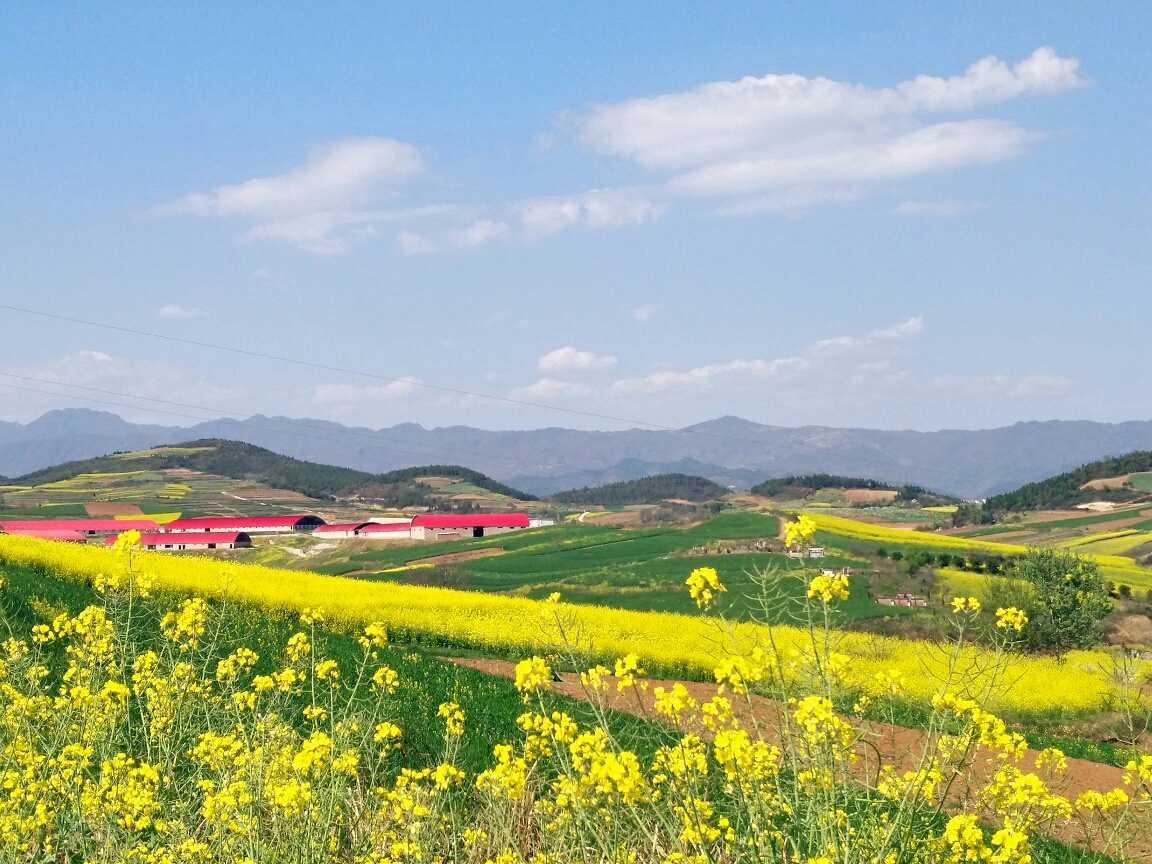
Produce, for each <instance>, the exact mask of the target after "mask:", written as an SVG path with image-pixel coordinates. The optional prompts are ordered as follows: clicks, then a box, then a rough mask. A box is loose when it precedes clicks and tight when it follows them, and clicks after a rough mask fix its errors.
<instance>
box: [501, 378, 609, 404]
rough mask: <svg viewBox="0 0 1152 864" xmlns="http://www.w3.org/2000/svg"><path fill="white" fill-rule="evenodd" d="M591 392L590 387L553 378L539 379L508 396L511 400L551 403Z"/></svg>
mask: <svg viewBox="0 0 1152 864" xmlns="http://www.w3.org/2000/svg"><path fill="white" fill-rule="evenodd" d="M591 392H592V388H591V387H587V386H585V385H583V384H572V383H570V382H568V381H557V380H556V379H554V378H541V379H540V380H539V381H536V382H534V383H532V384H529V385H528V386H527V387H520V388H517V389H516V390H513V391H512V393H511V394H510V395H511V397H512V398H513V399H526V400H529V401H536V400H545V401H552V400H555V399H561V398H565V397H579V396H587V395H589V394H590V393H591Z"/></svg>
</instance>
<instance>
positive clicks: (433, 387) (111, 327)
mask: <svg viewBox="0 0 1152 864" xmlns="http://www.w3.org/2000/svg"><path fill="white" fill-rule="evenodd" d="M0 309H8V310H9V311H12V312H23V313H25V314H27V315H39V316H40V317H42V318H53V319H55V320H57V321H68V322H70V323H72V324H85V325H87V326H89V327H102V328H104V329H105V330H116V331H119V332H121V333H131V334H132V335H134V336H148V337H150V338H152V339H164V340H167V341H168V342H179V343H181V344H183V345H192V346H195V347H197V348H211V349H213V350H215V351H227V352H229V353H231V354H242V355H244V356H246V357H259V358H260V359H262V360H276V361H278V362H280V363H292V364H293V365H296V366H306V367H308V368H310V369H322V370H324V371H326V372H340V373H342V374H344V375H359V376H360V377H362V378H372V379H374V380H376V381H388V382H390V383H393V384H408V385H411V386H413V387H423V388H425V389H427V390H439V391H440V392H442V393H454V394H455V395H457V396H471V397H473V398H476V399H490V400H492V401H495V402H505V403H508V404H511V405H523V406H526V407H528V408H542V409H544V410H545V411H560V412H563V413H565V414H577V415H580V416H582V417H595V418H596V419H598V420H612V421H613V422H616V423H632V424H634V425H636V426H648V427H650V428H653V429H660V430H665V431H669V432H674V431H676V428H675V427H674V426H665V425H663V424H661V423H648V422H646V421H644V420H631V419H629V418H627V417H616V416H613V415H611V414H598V413H596V412H595V411H581V410H580V409H578V408H562V407H560V406H559V405H547V404H545V403H543V402H530V401H528V400H527V399H513V398H512V397H511V396H496V395H494V394H492V393H478V392H476V391H473V390H462V389H460V388H458V387H444V386H442V385H439V384H428V383H425V382H423V381H413V380H412V379H411V378H396V377H393V376H390V375H378V374H376V373H375V372H363V371H361V370H359V369H345V368H344V367H342V366H329V365H327V364H325V363H314V362H312V361H311V360H300V359H298V358H296V357H281V356H280V355H278V354H264V353H262V352H260V351H249V350H247V349H245V348H233V347H232V346H230V345H218V344H216V343H214V342H200V341H197V340H195V339H184V338H182V337H180V336H169V335H167V334H164V333H153V332H152V331H150V330H134V329H132V328H131V327H121V326H119V325H117V324H105V323H103V322H100V321H88V320H86V319H84V318H72V317H69V316H68V315H58V314H56V313H54V312H41V311H39V310H37V309H25V308H23V307H21V306H9V305H7V304H4V303H0Z"/></svg>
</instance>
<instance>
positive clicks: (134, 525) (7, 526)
mask: <svg viewBox="0 0 1152 864" xmlns="http://www.w3.org/2000/svg"><path fill="white" fill-rule="evenodd" d="M159 529H160V526H159V525H157V524H156V523H155V522H153V521H152V520H151V519H21V520H19V521H3V522H0V531H3V532H4V533H6V534H16V533H18V532H20V531H78V532H80V533H81V534H87V535H88V536H89V537H92V536H95V535H97V534H119V533H120V532H121V531H158V530H159Z"/></svg>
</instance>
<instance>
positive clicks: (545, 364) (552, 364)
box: [536, 345, 616, 372]
mask: <svg viewBox="0 0 1152 864" xmlns="http://www.w3.org/2000/svg"><path fill="white" fill-rule="evenodd" d="M614 365H616V358H615V357H613V356H612V355H611V354H594V353H592V352H591V351H580V350H578V349H576V348H573V347H572V346H571V345H566V346H565V347H563V348H557V349H556V350H555V351H549V352H548V353H547V354H545V355H544V356H543V357H541V358H540V359H539V360H538V361H537V362H536V368H537V369H539V370H540V371H541V372H563V371H579V370H588V369H607V368H608V367H609V366H614Z"/></svg>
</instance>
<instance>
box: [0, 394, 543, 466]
mask: <svg viewBox="0 0 1152 864" xmlns="http://www.w3.org/2000/svg"><path fill="white" fill-rule="evenodd" d="M0 377H4V378H16V379H18V380H20V381H33V382H35V383H37V384H51V385H53V386H57V387H68V388H70V389H73V390H84V391H87V392H89V393H100V394H103V395H105V396H119V397H121V398H124V399H138V400H140V401H142V402H155V403H157V404H160V405H173V406H176V407H178V408H191V409H193V410H195V411H210V412H212V413H213V414H216V415H220V414H227V415H230V416H232V417H239V418H241V419H244V420H246V421H247V422H248V423H250V424H252V425H255V426H257V427H266V426H268V424H277V425H280V426H289V425H290V426H292V427H293V428H292V429H277V430H271V431H277V432H285V433H287V434H293V435H299V436H300V437H304V438H315V439H316V440H322V441H335V440H337V439H335V438H332V437H330V436H327V435H323V436H317V435H303V433H300V432H298V431H296V430H297V429H298V428H299V427H303V428H305V429H317V430H319V431H321V432H335V433H337V434H339V435H351V436H354V437H358V438H365V439H368V440H369V441H371V442H372V446H374V447H377V448H378V449H381V450H389V451H392V452H405V453H415V452H417V451H416V450H414V449H412V448H419V449H422V450H427V451H431V452H432V453H436V452H441V453H458V454H461V455H464V456H468V457H470V458H474V459H485V460H488V461H490V462H497V463H503V464H504V465H506V466H508V467H511V468H520V469H529V468H535V467H536V466H534V465H530V464H529V463H527V462H522V461H518V460H512V459H508V458H506V457H503V456H495V455H492V454H489V453H480V452H479V451H475V450H462V449H460V448H458V447H444V446H438V445H435V444H418V443H413V442H396V439H394V438H389V437H388V436H387V435H382V434H381V433H379V432H373V433H370V434H369V433H365V432H357V431H356V430H355V429H349V428H347V427H345V426H341V427H340V428H338V429H332V428H330V427H327V426H317V425H316V424H314V423H308V422H306V421H304V420H277V419H276V418H275V417H265V418H263V420H254V419H253V418H252V414H251V413H242V412H239V411H228V410H226V409H224V408H213V407H210V406H207V405H191V404H189V403H187V402H173V401H171V400H169V399H157V398H154V397H152V396H137V395H136V394H134V393H121V392H119V391H116V390H102V389H100V388H99V387H86V386H84V385H81V384H69V383H67V382H65V381H54V380H52V379H48V378H34V377H32V376H30V375H16V374H15V373H12V372H0ZM3 386H12V385H3ZM16 389H26V390H29V391H30V392H34V393H46V394H48V395H52V396H64V397H67V398H70V399H79V398H81V397H78V396H72V395H71V394H68V393H55V392H54V391H49V390H32V388H16ZM86 401H92V402H99V403H102V404H108V405H117V406H118V407H121V408H132V409H134V410H138V411H149V412H152V413H157V414H172V416H175V417H187V418H189V419H193V420H201V421H205V422H207V421H211V420H217V419H219V417H218V416H217V417H192V416H191V415H187V414H173V412H170V411H158V410H156V409H152V408H146V407H144V406H138V405H125V404H123V403H120V402H106V401H104V400H100V399H92V400H86ZM380 440H384V441H392V442H394V443H401V444H403V445H407V446H403V447H400V448H395V447H383V446H380V444H379V441H380Z"/></svg>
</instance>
